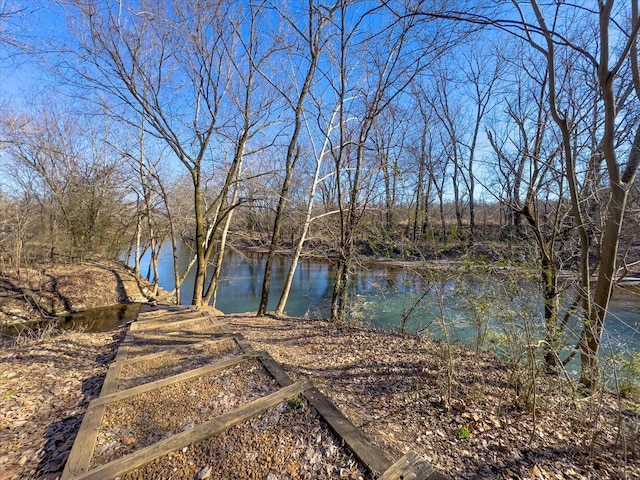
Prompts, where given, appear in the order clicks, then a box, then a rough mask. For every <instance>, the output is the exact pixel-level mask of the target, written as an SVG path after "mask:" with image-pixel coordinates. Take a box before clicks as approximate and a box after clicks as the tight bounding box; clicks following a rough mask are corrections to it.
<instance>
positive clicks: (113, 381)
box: [100, 361, 126, 397]
mask: <svg viewBox="0 0 640 480" xmlns="http://www.w3.org/2000/svg"><path fill="white" fill-rule="evenodd" d="M125 363H126V362H123V361H121V362H113V363H112V364H111V365H110V366H109V370H107V376H106V377H105V379H104V383H103V384H102V389H101V390H100V396H101V397H103V396H105V395H108V394H110V393H114V392H115V391H116V390H117V389H118V379H119V378H120V372H121V371H122V367H123V365H124V364H125Z"/></svg>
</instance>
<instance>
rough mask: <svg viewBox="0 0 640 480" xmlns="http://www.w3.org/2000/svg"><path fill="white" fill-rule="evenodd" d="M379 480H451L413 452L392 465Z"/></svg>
mask: <svg viewBox="0 0 640 480" xmlns="http://www.w3.org/2000/svg"><path fill="white" fill-rule="evenodd" d="M378 480H450V479H449V477H447V476H445V475H443V474H441V473H440V472H438V471H437V470H436V469H435V468H433V467H432V466H431V465H430V464H429V463H428V462H426V461H425V460H424V459H423V458H422V457H419V456H418V455H417V454H416V453H415V452H413V451H411V452H408V453H407V454H406V455H404V456H403V457H402V458H401V459H400V460H398V461H397V462H396V463H394V464H393V465H391V467H389V469H388V470H387V471H386V472H384V473H383V474H382V475H381V476H380V478H379V479H378Z"/></svg>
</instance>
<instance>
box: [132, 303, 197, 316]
mask: <svg viewBox="0 0 640 480" xmlns="http://www.w3.org/2000/svg"><path fill="white" fill-rule="evenodd" d="M143 309H146V310H144V311H143V312H140V314H139V315H138V318H140V317H143V318H147V317H149V318H150V317H154V316H162V315H168V314H171V313H181V312H193V311H196V309H195V308H193V307H191V306H184V305H155V306H153V307H147V306H143Z"/></svg>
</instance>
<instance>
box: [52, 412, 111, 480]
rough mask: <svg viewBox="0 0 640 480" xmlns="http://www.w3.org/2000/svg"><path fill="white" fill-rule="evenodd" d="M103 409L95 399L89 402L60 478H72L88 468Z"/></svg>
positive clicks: (61, 479) (64, 479)
mask: <svg viewBox="0 0 640 480" xmlns="http://www.w3.org/2000/svg"><path fill="white" fill-rule="evenodd" d="M104 410H105V406H104V405H99V404H96V401H95V400H94V401H92V402H91V403H89V408H88V409H87V413H85V414H84V417H83V418H82V423H81V424H80V429H79V430H78V435H76V439H75V441H74V442H73V447H72V448H71V452H70V453H69V458H68V459H67V464H66V465H65V466H64V470H63V472H62V477H61V478H60V480H67V479H70V478H74V477H75V476H77V475H82V474H84V473H85V472H87V471H88V470H89V464H90V462H91V457H92V455H93V449H94V448H95V445H96V439H97V438H98V432H99V431H100V423H101V422H102V415H103V414H104Z"/></svg>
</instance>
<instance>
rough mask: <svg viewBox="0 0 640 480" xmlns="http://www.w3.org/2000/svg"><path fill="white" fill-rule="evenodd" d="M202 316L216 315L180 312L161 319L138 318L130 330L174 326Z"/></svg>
mask: <svg viewBox="0 0 640 480" xmlns="http://www.w3.org/2000/svg"><path fill="white" fill-rule="evenodd" d="M203 318H211V319H215V318H216V317H213V316H211V315H209V314H208V313H204V312H191V313H189V314H182V315H180V316H177V315H172V316H170V317H168V318H162V319H153V320H138V321H136V322H133V323H132V324H131V330H132V331H135V332H137V331H140V330H149V329H154V328H162V327H174V326H178V325H182V324H186V323H189V322H195V321H197V320H202V319H203Z"/></svg>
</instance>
